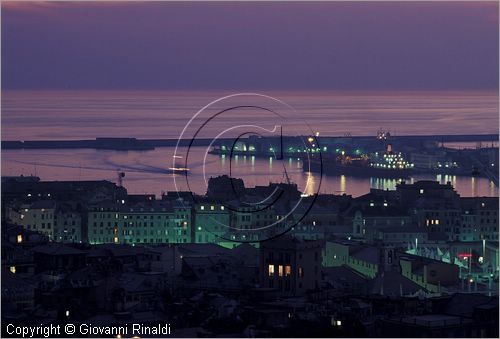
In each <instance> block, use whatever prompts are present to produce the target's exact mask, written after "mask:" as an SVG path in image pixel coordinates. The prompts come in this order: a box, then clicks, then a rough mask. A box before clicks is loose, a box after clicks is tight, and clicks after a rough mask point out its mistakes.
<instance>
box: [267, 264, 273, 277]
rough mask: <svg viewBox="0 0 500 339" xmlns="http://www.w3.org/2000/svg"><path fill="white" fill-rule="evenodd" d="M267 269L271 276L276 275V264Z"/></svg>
mask: <svg viewBox="0 0 500 339" xmlns="http://www.w3.org/2000/svg"><path fill="white" fill-rule="evenodd" d="M267 271H268V273H269V276H270V277H272V276H274V265H269V267H268V269H267Z"/></svg>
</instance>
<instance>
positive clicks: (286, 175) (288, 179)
mask: <svg viewBox="0 0 500 339" xmlns="http://www.w3.org/2000/svg"><path fill="white" fill-rule="evenodd" d="M283 170H284V173H283V176H284V177H285V179H286V183H287V184H289V185H290V183H291V181H290V177H289V176H288V172H287V171H286V166H285V163H284V162H283Z"/></svg>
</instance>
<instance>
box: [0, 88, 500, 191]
mask: <svg viewBox="0 0 500 339" xmlns="http://www.w3.org/2000/svg"><path fill="white" fill-rule="evenodd" d="M228 94H232V92H229V91H219V92H109V91H106V92H27V91H22V92H21V91H20V92H4V93H2V140H44V139H45V140H50V139H93V138H95V137H136V138H177V137H178V136H179V134H180V131H181V130H182V128H183V127H184V126H185V124H186V123H187V122H188V121H189V119H190V118H191V117H192V116H193V114H195V113H196V112H197V111H198V110H199V109H200V108H201V107H203V106H204V105H206V104H208V103H209V102H211V101H213V100H215V99H217V98H220V97H222V96H225V95H228ZM264 94H266V95H271V96H273V97H276V98H278V99H280V100H283V101H285V102H286V103H288V104H289V105H291V106H292V107H294V109H295V110H296V114H297V115H298V117H300V118H301V119H302V120H304V121H306V123H307V124H308V125H309V126H310V128H311V129H313V130H315V131H319V132H320V133H321V135H331V136H334V135H345V134H348V133H349V134H351V135H375V133H376V132H377V130H378V129H379V128H383V129H385V130H389V131H391V133H392V134H395V135H405V134H406V135H408V134H412V135H415V134H420V135H425V134H465V133H467V134H484V133H498V94H497V93H491V92H438V93H423V92H418V93H388V92H378V93H361V92H356V93H355V92H293V93H290V92H287V93H283V92H275V91H271V92H266V93H264ZM235 122H238V123H245V124H246V123H251V122H252V119H251V117H248V116H241V117H240V118H237V119H236V120H235ZM211 128H213V131H210V130H208V134H210V133H215V132H216V131H217V126H216V125H214V126H212V127H211ZM455 147H456V145H455ZM205 151H206V149H204V148H196V149H195V150H193V151H192V152H194V153H195V155H198V157H199V158H203V156H204V153H205ZM173 153H174V150H173V149H171V148H158V149H155V150H153V151H145V152H144V151H143V152H139V151H128V152H122V151H97V150H89V149H81V150H16V151H12V150H8V151H3V152H2V175H19V174H24V175H29V174H36V175H38V176H40V177H41V178H42V179H43V180H80V179H81V180H94V179H108V180H116V178H117V171H118V170H120V171H124V172H125V173H126V176H125V179H124V186H125V187H127V189H128V190H129V191H130V192H131V193H155V194H160V193H161V191H169V190H174V189H175V186H174V182H173V177H172V175H171V174H167V173H165V170H166V168H168V167H169V166H170V164H171V161H172V160H171V159H172V155H173ZM190 166H191V174H190V176H189V186H190V187H191V188H192V189H193V190H194V191H196V192H197V193H205V191H206V179H207V178H209V177H210V176H215V175H219V174H225V173H228V166H229V159H222V158H220V157H218V156H212V155H208V156H207V161H206V162H205V166H203V163H202V162H199V163H195V164H190ZM283 167H285V168H286V169H287V173H288V175H289V176H290V178H291V179H292V180H293V181H295V182H297V184H298V185H299V187H302V188H304V189H305V183H306V182H307V180H313V181H315V182H316V183H317V182H318V181H319V180H320V178H319V177H318V176H317V175H315V174H306V173H303V172H302V170H301V164H300V161H298V160H297V159H285V161H284V163H283V164H282V163H281V162H280V163H278V162H277V161H276V160H274V161H270V160H269V159H258V158H257V159H255V158H252V157H249V156H248V157H241V156H240V157H239V158H238V159H233V160H232V171H233V172H232V173H233V175H234V176H239V177H242V178H244V180H245V183H246V184H247V186H253V185H256V184H262V185H265V184H267V183H269V182H270V181H274V182H276V181H283V180H285V178H284V175H283V172H284V171H283ZM178 179H179V178H178ZM180 179H181V180H177V184H178V186H179V188H180V189H185V188H186V187H187V186H186V185H185V183H184V180H182V179H183V178H180ZM418 179H433V180H439V181H441V182H443V183H444V182H447V181H450V182H452V184H453V185H454V186H455V187H456V189H457V191H458V192H459V193H460V194H461V195H464V196H498V188H497V187H495V186H494V185H493V183H491V182H489V181H488V180H487V179H483V178H475V179H474V178H469V177H455V176H450V177H449V176H424V177H418V178H412V180H418ZM395 184H396V180H390V179H377V178H352V177H349V176H340V177H323V178H322V180H321V187H320V191H321V192H325V193H326V192H328V193H347V194H352V195H354V196H357V195H361V194H364V193H366V192H368V190H369V188H370V187H376V188H384V189H392V188H394V186H395ZM305 190H306V191H307V189H305Z"/></svg>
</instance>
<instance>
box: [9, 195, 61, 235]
mask: <svg viewBox="0 0 500 339" xmlns="http://www.w3.org/2000/svg"><path fill="white" fill-rule="evenodd" d="M55 212H56V203H55V202H54V201H53V200H41V201H35V202H33V203H27V204H22V205H20V207H19V208H10V209H9V211H8V214H9V217H10V219H11V220H12V222H13V223H14V224H16V225H20V226H22V227H23V228H25V229H27V230H31V231H35V232H39V233H42V234H43V235H46V236H48V237H49V239H54V220H55V219H54V218H55Z"/></svg>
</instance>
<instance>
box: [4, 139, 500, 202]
mask: <svg viewBox="0 0 500 339" xmlns="http://www.w3.org/2000/svg"><path fill="white" fill-rule="evenodd" d="M191 152H194V153H196V152H199V153H200V154H202V155H204V154H205V153H204V152H205V150H204V149H202V148H200V149H198V148H196V147H195V148H194V149H193V150H192V151H191ZM202 152H203V153H202ZM2 155H3V157H2V173H3V175H20V174H24V175H29V174H34V168H35V164H36V171H37V174H38V176H40V177H41V178H42V180H103V179H105V180H111V181H116V178H117V177H116V171H117V169H121V170H122V171H124V172H125V173H126V176H125V179H124V186H125V187H126V188H127V189H128V190H129V192H130V193H135V194H143V193H155V194H158V195H159V194H160V193H161V192H162V191H174V190H175V186H174V184H173V180H172V176H171V175H170V174H167V173H166V172H165V169H166V168H167V167H168V166H167V164H168V159H171V158H172V155H173V149H170V148H157V149H155V150H152V151H147V152H115V151H97V150H90V149H81V150H43V151H42V150H23V151H10V150H6V151H3V152H2ZM241 157H242V156H239V157H236V156H235V157H234V159H233V162H232V164H231V166H232V173H233V175H234V176H237V177H241V178H243V179H244V180H245V184H247V185H248V186H253V185H267V184H268V183H269V182H270V181H271V182H284V181H285V180H286V177H285V175H284V168H283V165H284V166H285V167H286V168H287V174H288V176H289V178H290V180H291V181H293V182H295V183H296V184H297V186H298V187H299V189H300V190H301V191H303V192H304V191H305V192H306V193H308V194H312V193H315V192H314V191H315V190H316V185H317V184H319V182H321V190H320V192H321V193H334V194H341V193H346V194H350V195H353V196H360V195H363V194H366V193H368V192H369V191H370V188H376V189H384V190H387V189H389V190H393V189H395V187H396V185H397V184H398V182H399V180H397V179H387V178H360V177H350V176H346V175H344V176H336V177H334V176H333V177H331V176H323V178H322V179H321V181H320V178H319V174H318V173H306V172H303V171H302V164H301V161H300V160H298V159H297V158H286V159H284V160H277V159H273V158H272V157H271V158H256V157H255V156H251V157H250V159H247V158H245V157H243V158H242V159H240V158H241ZM201 158H202V157H201ZM206 160H207V162H206V164H205V171H206V177H207V178H210V177H213V176H217V175H222V174H229V159H228V157H227V156H215V155H210V154H209V155H208V156H207V159H206ZM248 160H250V161H248ZM275 161H277V162H278V163H277V164H274V162H275ZM282 161H284V162H282ZM79 164H81V165H79ZM190 167H191V172H192V173H191V174H190V175H189V187H190V188H191V189H193V190H194V191H195V192H196V193H199V194H204V193H205V192H206V189H207V187H206V183H205V181H204V178H203V175H199V174H200V173H203V163H202V162H199V163H194V164H190ZM417 180H437V181H439V182H440V183H442V184H445V183H446V182H448V181H450V182H451V183H452V185H453V186H454V187H455V188H456V189H457V191H458V192H459V193H460V195H462V196H498V187H496V186H495V185H494V184H493V183H492V182H490V181H489V180H488V179H486V178H481V177H478V178H471V177H459V176H450V175H428V176H415V177H414V178H409V179H407V180H406V182H410V183H414V182H415V181H417ZM308 181H310V183H311V185H308ZM306 185H307V186H306ZM306 187H307V190H306ZM179 189H188V187H187V186H186V187H184V186H182V182H180V187H179Z"/></svg>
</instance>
